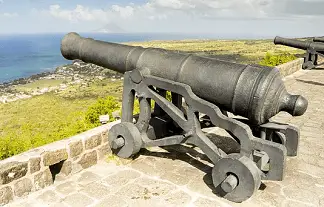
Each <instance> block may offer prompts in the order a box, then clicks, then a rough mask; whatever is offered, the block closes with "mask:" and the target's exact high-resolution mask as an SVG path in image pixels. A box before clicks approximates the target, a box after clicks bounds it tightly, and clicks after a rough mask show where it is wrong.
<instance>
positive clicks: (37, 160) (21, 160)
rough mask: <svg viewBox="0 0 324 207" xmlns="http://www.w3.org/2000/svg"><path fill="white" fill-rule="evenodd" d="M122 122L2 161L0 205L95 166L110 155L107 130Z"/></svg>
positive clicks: (0, 165) (0, 166)
mask: <svg viewBox="0 0 324 207" xmlns="http://www.w3.org/2000/svg"><path fill="white" fill-rule="evenodd" d="M119 122H120V121H115V122H111V123H109V124H106V125H102V126H100V127H97V128H94V129H91V130H89V131H87V132H84V133H81V134H78V135H76V136H73V137H71V138H69V139H66V140H62V141H57V142H54V143H52V144H49V145H45V146H42V147H39V148H36V149H32V150H30V151H27V152H25V153H22V154H19V155H17V156H13V157H10V158H8V159H6V160H2V161H0V206H1V205H5V204H7V203H9V202H10V201H12V200H14V199H15V198H18V197H22V196H24V195H27V194H28V193H30V192H33V191H37V190H40V189H42V188H45V187H46V186H49V185H51V184H53V182H54V180H55V179H59V178H60V176H63V177H64V176H70V175H72V174H74V173H76V172H79V171H81V170H83V169H86V168H88V167H90V166H92V165H95V164H96V163H97V161H98V160H99V159H102V158H104V156H105V155H107V154H109V153H111V151H110V147H109V145H108V130H109V129H110V128H111V127H112V126H113V125H114V124H116V123H119Z"/></svg>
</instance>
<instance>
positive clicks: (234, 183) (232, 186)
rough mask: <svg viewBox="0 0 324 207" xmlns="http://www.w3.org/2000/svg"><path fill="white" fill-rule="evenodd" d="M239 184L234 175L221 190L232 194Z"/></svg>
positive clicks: (222, 185)
mask: <svg viewBox="0 0 324 207" xmlns="http://www.w3.org/2000/svg"><path fill="white" fill-rule="evenodd" d="M237 184H238V180H237V178H236V177H235V176H234V175H229V176H227V178H225V180H224V181H223V182H222V184H221V188H222V189H223V190H224V191H225V192H226V193H230V192H232V191H233V190H234V189H235V188H236V186H237Z"/></svg>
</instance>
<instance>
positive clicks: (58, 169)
mask: <svg viewBox="0 0 324 207" xmlns="http://www.w3.org/2000/svg"><path fill="white" fill-rule="evenodd" d="M64 162H65V160H62V161H61V162H59V163H56V164H54V165H50V166H49V169H50V171H51V174H52V179H53V182H54V181H55V177H56V175H57V174H59V173H60V172H61V169H62V167H63V164H64Z"/></svg>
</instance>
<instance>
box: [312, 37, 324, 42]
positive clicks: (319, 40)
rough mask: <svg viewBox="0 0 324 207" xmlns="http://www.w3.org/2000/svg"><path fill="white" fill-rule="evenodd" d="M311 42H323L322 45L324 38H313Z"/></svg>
mask: <svg viewBox="0 0 324 207" xmlns="http://www.w3.org/2000/svg"><path fill="white" fill-rule="evenodd" d="M313 42H323V43H324V37H314V38H313Z"/></svg>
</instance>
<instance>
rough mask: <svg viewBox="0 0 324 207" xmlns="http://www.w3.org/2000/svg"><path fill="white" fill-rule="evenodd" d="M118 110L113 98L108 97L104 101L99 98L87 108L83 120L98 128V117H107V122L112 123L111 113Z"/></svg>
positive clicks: (117, 104)
mask: <svg viewBox="0 0 324 207" xmlns="http://www.w3.org/2000/svg"><path fill="white" fill-rule="evenodd" d="M119 108H120V106H119V103H118V102H117V100H116V99H115V98H114V97H112V96H108V97H106V98H105V99H103V98H99V99H98V100H97V102H96V103H95V104H93V105H92V106H90V107H89V108H88V110H87V112H86V116H85V119H86V121H87V122H88V123H90V124H94V125H95V126H99V125H100V121H99V116H100V115H109V117H110V120H109V121H114V119H113V117H112V112H114V111H116V110H118V109H119Z"/></svg>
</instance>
